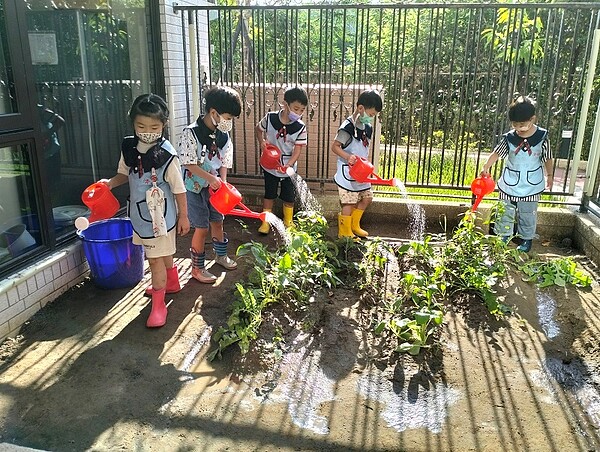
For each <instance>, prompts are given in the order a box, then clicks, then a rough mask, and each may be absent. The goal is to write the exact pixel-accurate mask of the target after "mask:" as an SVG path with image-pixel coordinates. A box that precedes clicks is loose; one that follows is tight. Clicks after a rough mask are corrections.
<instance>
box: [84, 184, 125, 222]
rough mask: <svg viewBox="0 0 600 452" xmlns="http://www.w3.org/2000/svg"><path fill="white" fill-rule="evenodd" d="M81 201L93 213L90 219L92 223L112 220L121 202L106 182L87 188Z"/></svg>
mask: <svg viewBox="0 0 600 452" xmlns="http://www.w3.org/2000/svg"><path fill="white" fill-rule="evenodd" d="M81 200H82V201H83V203H84V204H85V205H86V206H88V207H89V209H90V211H91V212H92V213H91V214H90V217H89V218H88V221H89V222H90V223H93V222H94V221H98V220H106V219H107V218H111V217H112V216H114V214H116V213H117V211H118V210H119V200H118V199H117V198H115V195H113V194H112V192H111V191H110V188H109V187H108V185H107V184H105V183H104V182H95V183H93V184H92V185H90V186H89V187H88V188H86V189H85V190H84V191H83V193H82V194H81Z"/></svg>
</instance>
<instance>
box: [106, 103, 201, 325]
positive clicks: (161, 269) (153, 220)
mask: <svg viewBox="0 0 600 452" xmlns="http://www.w3.org/2000/svg"><path fill="white" fill-rule="evenodd" d="M129 118H130V119H131V122H132V123H133V128H134V131H135V135H134V136H129V137H125V138H124V139H123V142H122V144H121V159H120V160H119V166H118V169H117V174H116V175H115V176H113V177H112V178H110V179H108V180H106V179H104V180H102V181H100V182H104V183H106V184H107V185H108V187H109V188H110V189H111V190H112V189H113V188H115V187H118V186H119V185H122V184H124V183H125V182H129V202H128V215H129V217H130V219H131V224H132V225H133V230H134V232H133V243H134V244H136V245H143V247H144V253H145V255H146V258H147V259H148V263H149V264H150V272H151V273H152V287H151V288H148V290H147V292H148V293H150V294H151V295H152V310H151V312H150V316H149V317H148V320H147V322H146V326H147V327H149V328H156V327H161V326H163V325H164V324H165V323H166V321H167V307H166V304H165V294H166V293H174V292H179V291H180V290H181V286H180V284H179V276H178V274H177V267H176V266H175V265H173V255H174V254H175V250H176V247H175V241H176V240H175V237H176V233H177V232H178V233H179V234H181V235H185V234H187V233H188V232H189V230H190V222H189V220H188V215H187V213H188V212H187V204H186V198H185V193H186V190H185V186H184V184H183V179H182V177H181V166H180V163H179V159H178V158H177V152H176V150H175V148H174V147H173V146H172V145H171V143H170V142H169V141H168V140H167V139H165V138H164V136H163V133H164V129H165V126H166V125H167V121H168V119H169V109H168V108H167V103H166V102H165V101H164V99H162V98H161V97H160V96H157V95H155V94H143V95H141V96H139V97H137V98H136V99H135V100H134V101H133V104H132V106H131V109H130V110H129Z"/></svg>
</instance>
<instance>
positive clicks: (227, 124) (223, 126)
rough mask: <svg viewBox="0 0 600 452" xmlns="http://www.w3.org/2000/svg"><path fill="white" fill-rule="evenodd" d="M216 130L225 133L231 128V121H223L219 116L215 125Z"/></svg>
mask: <svg viewBox="0 0 600 452" xmlns="http://www.w3.org/2000/svg"><path fill="white" fill-rule="evenodd" d="M216 126H217V129H219V130H220V131H221V132H223V133H227V132H229V131H230V130H231V128H232V127H233V119H225V118H223V117H222V116H221V115H219V122H218V123H217V124H216Z"/></svg>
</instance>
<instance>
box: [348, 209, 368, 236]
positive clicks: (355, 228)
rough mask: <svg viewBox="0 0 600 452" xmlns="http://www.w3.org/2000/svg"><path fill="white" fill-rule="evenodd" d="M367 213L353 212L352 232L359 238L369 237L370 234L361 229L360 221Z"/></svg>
mask: <svg viewBox="0 0 600 452" xmlns="http://www.w3.org/2000/svg"><path fill="white" fill-rule="evenodd" d="M363 213H365V211H364V210H360V209H354V210H353V211H352V232H354V234H355V235H357V236H359V237H368V236H369V233H368V232H367V231H365V230H364V229H363V228H361V227H360V219H361V218H362V216H363Z"/></svg>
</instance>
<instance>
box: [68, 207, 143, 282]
mask: <svg viewBox="0 0 600 452" xmlns="http://www.w3.org/2000/svg"><path fill="white" fill-rule="evenodd" d="M77 235H78V236H79V238H80V239H81V240H82V241H83V252H84V253H85V257H86V258H87V260H88V263H89V265H90V274H91V278H92V281H93V282H94V284H96V285H97V286H98V287H101V288H103V289H120V288H123V287H132V286H135V285H136V284H137V283H138V282H140V281H141V279H142V277H143V276H144V248H143V247H142V246H141V245H134V244H133V242H132V241H131V238H132V237H133V227H132V226H131V221H130V220H129V219H128V218H111V219H108V220H103V221H95V222H93V223H92V224H90V226H89V227H88V228H87V229H85V230H84V231H78V232H77Z"/></svg>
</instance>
